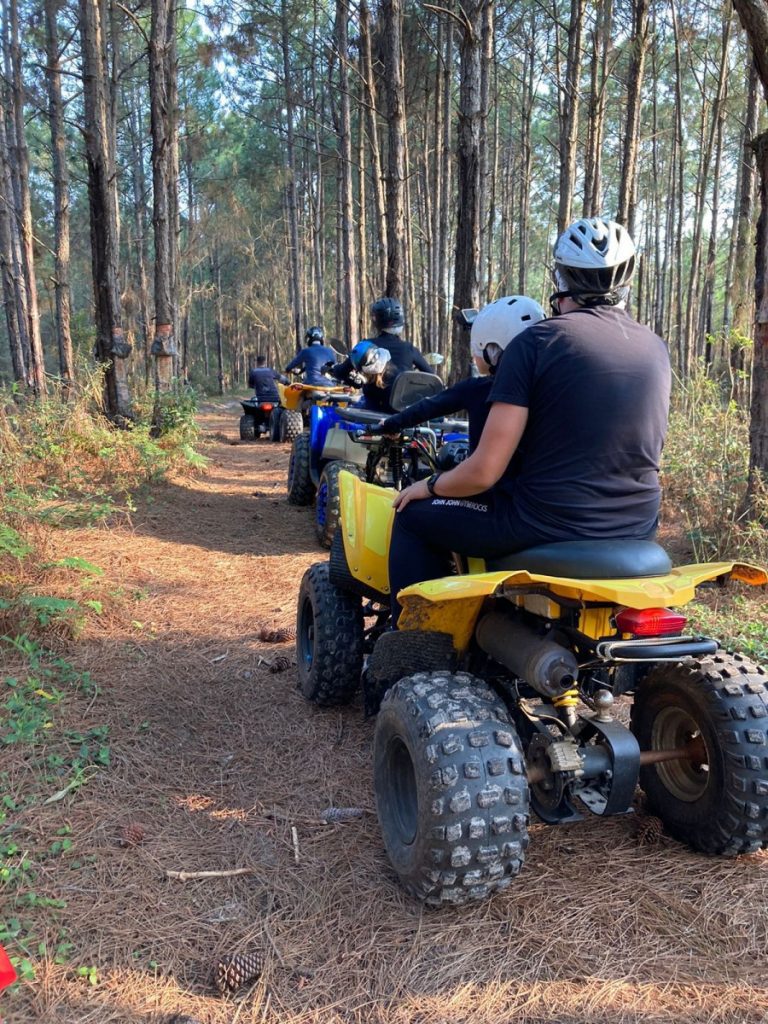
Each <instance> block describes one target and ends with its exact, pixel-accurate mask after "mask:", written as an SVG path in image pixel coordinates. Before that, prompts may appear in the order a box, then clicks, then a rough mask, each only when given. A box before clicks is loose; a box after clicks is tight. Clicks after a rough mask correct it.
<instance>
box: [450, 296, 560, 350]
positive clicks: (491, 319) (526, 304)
mask: <svg viewBox="0 0 768 1024" xmlns="http://www.w3.org/2000/svg"><path fill="white" fill-rule="evenodd" d="M545 317H546V314H545V313H544V310H543V309H542V308H541V306H540V305H539V304H538V302H536V301H535V300H534V299H529V298H528V296H527V295H505V296H504V298H502V299H496V301H495V302H491V303H490V304H489V305H487V306H484V307H483V308H482V309H481V310H480V312H479V313H478V314H477V316H476V317H475V319H474V320H473V321H472V331H471V333H470V336H469V337H470V342H469V344H470V350H471V352H472V355H473V356H480V357H481V358H483V359H485V361H486V363H488V364H489V365H492V364H491V361H490V360H489V359H486V357H485V354H484V353H485V350H486V348H487V347H488V346H489V345H497V346H498V347H499V349H500V350H501V351H502V352H503V351H504V349H505V348H506V347H507V345H508V344H509V343H510V341H512V339H513V338H515V337H517V335H518V334H519V333H520V332H521V331H524V330H525V329H526V327H531V326H532V325H533V324H537V323H538V322H539V320H544V319H545Z"/></svg>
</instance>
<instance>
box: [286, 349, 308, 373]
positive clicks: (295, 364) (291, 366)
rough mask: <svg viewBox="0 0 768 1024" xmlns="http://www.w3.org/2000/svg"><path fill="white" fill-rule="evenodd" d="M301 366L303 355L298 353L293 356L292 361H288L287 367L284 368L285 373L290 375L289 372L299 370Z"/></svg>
mask: <svg viewBox="0 0 768 1024" xmlns="http://www.w3.org/2000/svg"><path fill="white" fill-rule="evenodd" d="M303 365H304V353H303V352H299V353H298V355H295V356H294V357H293V359H292V360H291V361H290V363H288V365H287V366H286V368H285V372H286V373H290V372H291V370H300V369H301V367H302V366H303Z"/></svg>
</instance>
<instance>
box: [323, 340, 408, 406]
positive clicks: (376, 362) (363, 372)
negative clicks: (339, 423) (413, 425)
mask: <svg viewBox="0 0 768 1024" xmlns="http://www.w3.org/2000/svg"><path fill="white" fill-rule="evenodd" d="M347 365H348V366H349V369H348V370H347V372H346V373H345V374H344V376H343V377H341V375H340V374H339V373H338V372H337V371H338V370H340V369H341V367H345V366H347ZM330 372H331V373H332V374H333V376H334V377H337V378H338V379H340V380H343V381H344V382H345V383H347V384H351V385H352V387H356V388H362V391H363V401H362V402H360V404H359V405H358V408H361V409H372V410H373V411H374V412H382V413H384V412H393V411H394V410H393V409H392V406H391V405H390V404H389V396H390V393H391V391H392V385H393V384H394V382H395V378H396V377H397V376H398V374H399V373H400V370H398V369H397V367H396V366H395V365H394V363H393V362H392V356H391V355H390V353H389V352H388V350H387V349H385V348H379V347H378V346H377V345H376V343H375V342H373V341H358V343H357V344H356V345H355V347H354V348H353V349H352V351H351V352H350V353H349V356H348V357H347V358H346V359H345V360H344V362H343V363H339V365H338V367H334V368H332V369H331V370H330Z"/></svg>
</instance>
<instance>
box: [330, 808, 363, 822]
mask: <svg viewBox="0 0 768 1024" xmlns="http://www.w3.org/2000/svg"><path fill="white" fill-rule="evenodd" d="M364 813H365V811H364V810H363V809H362V807H329V808H328V809H327V810H325V811H323V821H325V823H326V824H327V825H331V824H333V823H335V822H337V821H353V820H354V819H355V818H362V816H363V814H364Z"/></svg>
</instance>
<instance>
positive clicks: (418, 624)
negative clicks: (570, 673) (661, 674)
mask: <svg viewBox="0 0 768 1024" xmlns="http://www.w3.org/2000/svg"><path fill="white" fill-rule="evenodd" d="M716 579H722V580H723V581H725V580H727V579H734V580H739V581H741V582H743V583H749V584H751V585H753V586H761V585H765V584H766V583H768V572H766V570H765V569H762V568H760V567H759V566H755V565H749V564H747V563H745V562H710V563H700V564H695V565H682V566H680V567H679V568H676V569H672V571H671V572H670V573H668V574H667V575H666V576H650V577H641V578H639V579H624V580H577V579H569V578H567V577H558V576H545V575H543V574H540V573H531V572H526V571H525V570H517V571H515V572H505V571H501V572H489V573H472V574H470V575H467V576H448V577H445V578H444V579H439V580H428V581H427V582H425V583H417V584H414V585H413V586H411V587H406V588H405V590H402V591H401V592H400V593H399V594H398V600H399V601H400V603H401V605H402V607H403V611H402V614H401V615H400V618H399V620H398V623H397V625H398V628H399V629H420V630H435V631H439V632H442V633H450V634H451V635H452V637H453V643H454V646H455V647H456V649H457V650H458V651H464V650H465V649H466V647H467V645H468V644H469V641H470V640H471V638H472V636H473V634H474V631H475V623H476V622H477V617H478V615H479V613H480V609H481V607H482V605H483V602H484V601H485V600H486V598H489V597H502V596H503V597H515V596H516V593H517V594H519V595H523V594H525V592H526V591H527V590H530V588H531V587H536V588H539V589H540V588H541V587H545V588H546V589H547V590H549V591H550V592H551V593H552V594H554V595H556V596H558V597H565V598H568V599H570V600H575V601H583V602H587V601H596V602H600V603H605V604H610V605H626V606H627V607H630V608H637V609H644V608H658V607H662V606H663V607H677V606H681V605H685V604H688V602H689V601H691V600H693V598H694V596H695V593H696V587H697V586H698V585H699V584H700V583H704V582H706V581H707V580H716Z"/></svg>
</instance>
